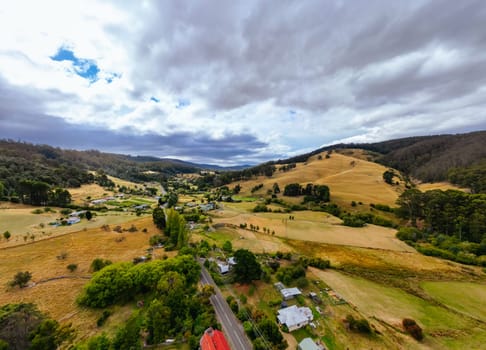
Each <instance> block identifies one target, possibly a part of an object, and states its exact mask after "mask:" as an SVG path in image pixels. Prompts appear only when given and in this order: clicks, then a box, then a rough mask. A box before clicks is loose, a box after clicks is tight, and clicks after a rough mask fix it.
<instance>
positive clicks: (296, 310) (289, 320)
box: [277, 305, 314, 332]
mask: <svg viewBox="0 0 486 350" xmlns="http://www.w3.org/2000/svg"><path fill="white" fill-rule="evenodd" d="M277 319H278V322H279V323H280V324H282V325H286V326H287V328H288V329H289V331H290V332H292V331H295V330H296V329H299V328H302V327H304V326H306V325H308V324H309V322H311V321H312V320H313V319H314V316H313V315H312V310H311V309H309V308H308V307H306V306H304V307H297V306H296V305H292V306H289V307H286V308H284V309H280V310H278V315H277Z"/></svg>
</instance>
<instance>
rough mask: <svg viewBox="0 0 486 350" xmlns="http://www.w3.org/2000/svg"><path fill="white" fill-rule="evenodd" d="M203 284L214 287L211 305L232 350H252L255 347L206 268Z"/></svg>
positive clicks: (202, 278)
mask: <svg viewBox="0 0 486 350" xmlns="http://www.w3.org/2000/svg"><path fill="white" fill-rule="evenodd" d="M201 283H202V284H210V285H212V286H213V287H214V295H212V296H211V299H210V300H211V304H213V307H214V310H215V312H216V317H217V318H218V320H219V322H220V323H221V326H222V327H223V332H224V334H225V336H226V339H228V342H229V344H230V346H231V349H232V350H251V349H253V346H252V344H251V342H250V340H249V339H248V337H247V336H246V334H245V331H244V330H243V327H242V325H241V323H240V322H239V321H238V319H237V318H236V317H235V315H234V314H233V312H232V311H231V309H230V307H229V305H228V303H226V300H225V299H224V298H223V295H222V294H221V291H220V290H219V288H218V286H217V285H216V283H214V281H213V279H212V278H211V275H210V274H209V272H208V271H207V270H206V268H205V267H204V266H202V268H201Z"/></svg>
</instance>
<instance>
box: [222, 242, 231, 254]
mask: <svg viewBox="0 0 486 350" xmlns="http://www.w3.org/2000/svg"><path fill="white" fill-rule="evenodd" d="M223 250H224V251H225V252H226V253H231V252H232V251H233V245H232V244H231V242H230V241H225V242H224V243H223Z"/></svg>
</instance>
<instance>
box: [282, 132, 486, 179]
mask: <svg viewBox="0 0 486 350" xmlns="http://www.w3.org/2000/svg"><path fill="white" fill-rule="evenodd" d="M348 148H353V149H364V150H367V151H370V152H372V153H370V158H372V159H374V160H375V161H377V162H379V163H381V164H383V165H385V166H388V167H391V168H395V169H398V170H400V171H402V172H403V173H405V174H407V175H410V176H412V177H414V178H416V179H419V180H421V181H424V182H435V181H445V180H453V181H455V182H456V183H457V184H459V185H463V186H466V185H467V186H469V187H471V184H470V183H468V182H467V181H461V179H460V178H459V176H456V177H450V176H449V172H450V171H451V170H456V168H459V169H468V168H474V170H476V168H477V167H478V166H480V168H481V171H482V174H484V167H485V166H484V161H485V160H486V131H478V132H472V133H467V134H456V135H435V136H420V137H408V138H402V139H395V140H389V141H383V142H376V143H356V144H336V145H332V146H326V147H322V148H319V149H317V150H315V151H313V152H310V153H306V154H303V155H299V156H296V157H292V158H289V159H285V160H278V161H277V162H276V164H288V163H294V162H305V161H306V160H307V159H308V158H309V157H312V156H314V155H317V154H319V153H322V152H324V151H329V150H339V149H348ZM476 173H477V170H476Z"/></svg>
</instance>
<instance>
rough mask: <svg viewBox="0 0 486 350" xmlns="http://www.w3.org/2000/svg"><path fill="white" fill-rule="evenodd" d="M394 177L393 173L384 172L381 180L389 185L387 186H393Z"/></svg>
mask: <svg viewBox="0 0 486 350" xmlns="http://www.w3.org/2000/svg"><path fill="white" fill-rule="evenodd" d="M394 176H395V173H394V172H393V170H386V171H385V172H384V173H383V180H384V181H385V182H386V183H387V184H389V185H393V177H394Z"/></svg>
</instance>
